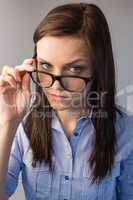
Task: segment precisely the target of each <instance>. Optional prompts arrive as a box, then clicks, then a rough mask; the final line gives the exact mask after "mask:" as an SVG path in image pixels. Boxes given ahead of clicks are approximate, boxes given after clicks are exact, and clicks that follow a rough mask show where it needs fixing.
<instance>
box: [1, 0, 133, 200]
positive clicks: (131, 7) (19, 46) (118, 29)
mask: <svg viewBox="0 0 133 200" xmlns="http://www.w3.org/2000/svg"><path fill="white" fill-rule="evenodd" d="M69 2H81V1H78V0H77V1H76V0H75V1H74V0H73V1H71V0H67V1H66V0H23V1H21V0H12V1H11V0H0V69H2V67H3V66H4V65H10V66H13V67H14V66H15V65H20V64H21V63H22V62H23V60H24V59H26V58H30V57H31V56H32V53H33V47H34V44H33V39H32V38H33V33H34V30H35V28H36V26H37V25H38V24H39V22H40V21H41V20H42V18H43V17H44V16H45V15H46V14H47V13H48V11H50V10H51V9H52V8H54V7H55V6H57V5H61V4H64V3H69ZM82 2H88V3H95V4H97V5H98V6H99V7H100V8H101V9H102V11H103V12H104V14H105V16H106V18H107V21H108V24H109V28H110V32H111V37H112V45H113V52H114V59H115V64H116V74H117V75H116V77H117V95H116V99H117V100H118V103H119V104H120V105H122V106H123V107H124V108H126V109H127V110H129V111H130V112H131V113H132V112H133V12H132V11H133V0H91V1H90V0H84V1H82ZM110 79H111V77H110ZM19 182H20V183H19V187H18V188H17V191H16V193H15V194H14V195H13V196H12V198H11V200H15V199H19V200H24V199H25V198H24V195H23V189H22V186H21V180H20V181H19Z"/></svg>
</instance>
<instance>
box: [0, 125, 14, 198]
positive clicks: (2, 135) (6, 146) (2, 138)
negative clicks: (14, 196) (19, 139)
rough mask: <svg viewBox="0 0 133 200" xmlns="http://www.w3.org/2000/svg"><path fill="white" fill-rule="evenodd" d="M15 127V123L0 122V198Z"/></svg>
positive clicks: (2, 192) (2, 195)
mask: <svg viewBox="0 0 133 200" xmlns="http://www.w3.org/2000/svg"><path fill="white" fill-rule="evenodd" d="M17 127H18V124H17V123H6V124H0V200H2V199H3V198H4V188H5V181H6V175H7V170H8V162H9V156H10V151H11V146H12V142H13V138H14V135H15V134H14V132H16V130H17Z"/></svg>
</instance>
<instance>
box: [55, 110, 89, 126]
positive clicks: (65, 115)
mask: <svg viewBox="0 0 133 200" xmlns="http://www.w3.org/2000/svg"><path fill="white" fill-rule="evenodd" d="M56 113H57V115H58V117H59V119H60V120H61V122H62V123H63V122H65V123H66V122H69V123H71V122H76V121H77V119H78V118H80V117H81V116H85V115H89V113H90V109H89V110H83V109H82V110H60V111H56Z"/></svg>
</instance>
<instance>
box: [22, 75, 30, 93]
mask: <svg viewBox="0 0 133 200" xmlns="http://www.w3.org/2000/svg"><path fill="white" fill-rule="evenodd" d="M22 89H23V90H28V91H30V75H29V74H28V73H26V74H25V75H24V76H23V80H22Z"/></svg>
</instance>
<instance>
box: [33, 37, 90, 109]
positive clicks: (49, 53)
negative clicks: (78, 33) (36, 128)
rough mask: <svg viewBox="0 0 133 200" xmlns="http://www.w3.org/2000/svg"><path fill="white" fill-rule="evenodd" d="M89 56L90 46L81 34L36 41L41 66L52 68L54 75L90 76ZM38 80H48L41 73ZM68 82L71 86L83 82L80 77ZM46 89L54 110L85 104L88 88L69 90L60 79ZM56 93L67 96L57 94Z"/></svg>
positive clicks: (47, 69)
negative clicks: (87, 45)
mask: <svg viewBox="0 0 133 200" xmlns="http://www.w3.org/2000/svg"><path fill="white" fill-rule="evenodd" d="M88 57H89V52H88V48H87V47H86V45H85V43H84V41H83V40H82V39H80V38H78V37H70V36H69V37H68V36H65V37H53V36H45V37H43V38H42V39H41V40H39V41H38V43H37V61H38V70H41V71H44V72H49V73H51V74H53V75H58V76H62V75H70V76H73V75H75V76H82V77H87V78H88V77H91V75H92V72H91V69H90V65H89V58H88ZM39 80H40V82H41V83H42V84H43V83H44V81H45V82H46V81H48V80H46V79H45V78H44V77H43V75H42V76H40V77H39ZM76 81H77V82H76ZM67 84H68V85H69V87H75V88H76V87H79V86H80V84H81V83H80V80H78V79H73V80H70V82H69V81H68V83H67ZM87 86H88V84H87ZM43 92H44V93H45V95H46V96H47V98H48V100H49V103H50V105H51V106H52V107H53V108H54V109H55V110H65V109H70V110H72V109H74V110H75V109H76V110H77V109H80V108H82V107H83V104H84V99H85V92H86V88H84V89H83V90H82V91H74V92H70V91H67V90H65V89H64V88H63V87H62V86H61V85H60V83H59V81H58V80H55V81H54V83H53V85H52V86H51V87H49V88H43ZM54 95H59V96H65V97H56V96H54Z"/></svg>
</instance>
